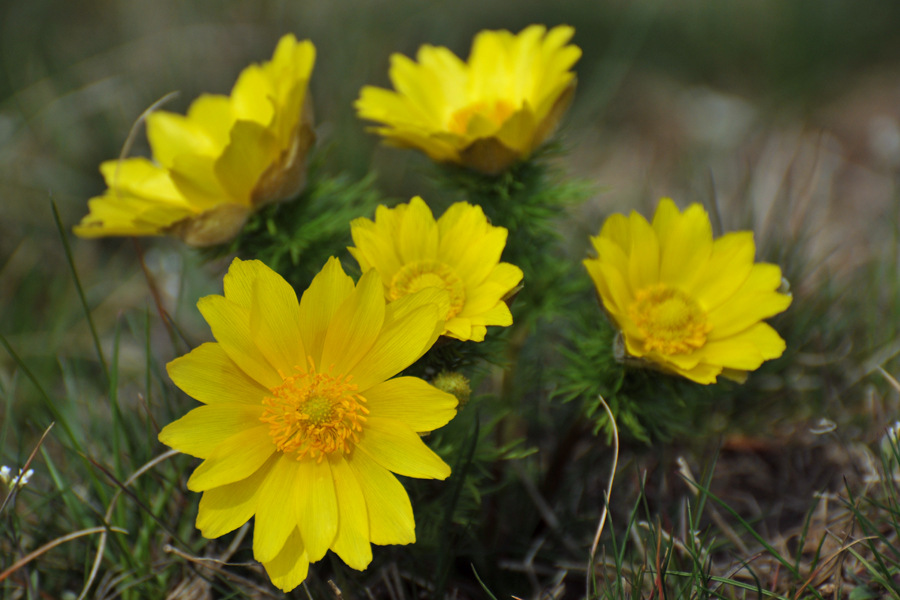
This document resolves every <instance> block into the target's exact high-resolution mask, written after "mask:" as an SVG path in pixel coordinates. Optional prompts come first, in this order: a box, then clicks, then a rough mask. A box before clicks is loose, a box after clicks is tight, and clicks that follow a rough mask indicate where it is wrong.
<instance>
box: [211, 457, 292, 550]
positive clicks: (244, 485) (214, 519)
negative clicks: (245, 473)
mask: <svg viewBox="0 0 900 600" xmlns="http://www.w3.org/2000/svg"><path fill="white" fill-rule="evenodd" d="M278 456H279V455H277V454H273V455H272V456H271V457H269V460H267V461H266V462H265V464H263V466H262V467H260V468H259V469H258V470H257V471H256V472H255V473H253V475H251V476H250V477H248V478H246V479H242V480H240V481H235V482H234V483H229V484H227V485H223V486H220V487H215V488H212V489H209V490H206V491H205V492H203V496H202V497H201V498H200V509H199V510H198V512H197V529H199V530H200V532H201V533H203V537H205V538H208V539H215V538H217V537H219V536H222V535H225V534H226V533H229V532H231V531H234V530H235V529H237V528H238V527H240V526H241V525H243V524H244V523H246V522H247V521H249V520H250V517H252V516H253V515H254V514H255V513H256V506H257V502H258V501H259V495H260V492H261V491H262V484H263V482H264V481H265V480H266V477H267V476H268V474H269V471H270V470H271V469H272V466H273V465H274V464H275V461H276V460H277V459H278Z"/></svg>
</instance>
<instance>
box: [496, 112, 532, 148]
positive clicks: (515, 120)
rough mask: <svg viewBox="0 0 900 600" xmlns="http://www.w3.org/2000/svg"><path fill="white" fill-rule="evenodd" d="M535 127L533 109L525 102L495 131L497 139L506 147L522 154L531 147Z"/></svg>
mask: <svg viewBox="0 0 900 600" xmlns="http://www.w3.org/2000/svg"><path fill="white" fill-rule="evenodd" d="M535 129H537V121H536V120H535V115H534V111H533V110H532V108H531V107H530V106H529V105H528V104H527V103H526V104H525V105H524V106H523V107H522V108H521V109H520V110H517V111H516V112H514V113H513V114H512V115H511V116H510V117H509V118H508V119H506V121H504V122H503V126H502V127H501V128H500V131H498V132H497V139H499V140H500V141H501V142H502V143H503V145H504V146H506V147H507V148H511V149H512V150H515V151H517V152H518V153H520V154H523V155H524V154H527V153H528V152H530V151H531V149H532V142H533V141H534V132H535Z"/></svg>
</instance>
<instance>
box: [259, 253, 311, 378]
mask: <svg viewBox="0 0 900 600" xmlns="http://www.w3.org/2000/svg"><path fill="white" fill-rule="evenodd" d="M259 265H260V267H259V274H258V276H257V278H256V281H255V284H254V289H253V309H252V310H251V311H250V335H251V337H252V338H253V341H254V342H255V343H256V347H257V348H259V350H260V352H262V353H263V356H265V357H266V360H268V361H269V362H270V363H271V364H272V366H274V367H275V368H276V369H278V370H279V371H280V372H281V373H283V374H284V375H285V376H288V375H289V374H291V373H294V367H297V366H299V367H301V368H303V370H306V368H307V367H308V365H307V363H306V352H305V350H304V348H303V339H302V334H301V333H300V303H299V302H298V301H297V293H296V292H294V288H292V287H291V285H290V284H289V283H288V282H287V281H285V280H284V279H282V277H281V276H280V275H279V274H278V273H276V272H275V271H273V270H271V269H270V268H268V267H266V266H265V265H263V264H262V263H259Z"/></svg>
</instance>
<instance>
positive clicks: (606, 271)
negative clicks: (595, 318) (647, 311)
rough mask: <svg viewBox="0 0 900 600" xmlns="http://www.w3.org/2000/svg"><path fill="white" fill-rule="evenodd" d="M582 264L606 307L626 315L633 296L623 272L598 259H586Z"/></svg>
mask: <svg viewBox="0 0 900 600" xmlns="http://www.w3.org/2000/svg"><path fill="white" fill-rule="evenodd" d="M584 266H585V267H587V270H588V273H589V274H590V276H591V279H593V280H594V283H595V284H596V285H597V289H598V290H599V291H600V296H601V297H602V298H603V305H604V306H605V307H606V309H607V310H608V311H610V312H612V313H616V314H619V315H626V314H627V311H628V307H629V306H630V305H631V302H632V300H633V298H634V297H633V296H632V291H631V287H630V285H629V284H628V282H627V280H626V279H625V274H623V273H621V272H619V271H618V270H616V269H615V268H614V267H612V266H611V265H607V264H604V263H602V262H601V261H599V260H590V259H587V260H585V261H584Z"/></svg>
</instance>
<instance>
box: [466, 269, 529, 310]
mask: <svg viewBox="0 0 900 600" xmlns="http://www.w3.org/2000/svg"><path fill="white" fill-rule="evenodd" d="M520 281H522V269H520V268H519V267H516V266H514V265H511V264H509V263H500V264H498V265H497V266H496V267H494V270H493V271H491V274H490V275H488V277H487V279H485V280H484V282H482V283H481V285H479V286H478V287H476V288H473V289H469V290H466V304H465V306H463V309H462V310H461V311H460V312H459V314H458V315H457V316H459V317H472V316H476V315H481V314H483V313H485V312H487V311H489V310H491V309H493V308H494V307H495V306H496V305H497V303H498V302H500V299H501V298H503V297H504V296H506V294H508V293H509V292H510V291H512V290H513V288H515V287H516V286H517V285H518V284H519V282H520ZM491 324H492V325H493V324H495V323H491Z"/></svg>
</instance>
